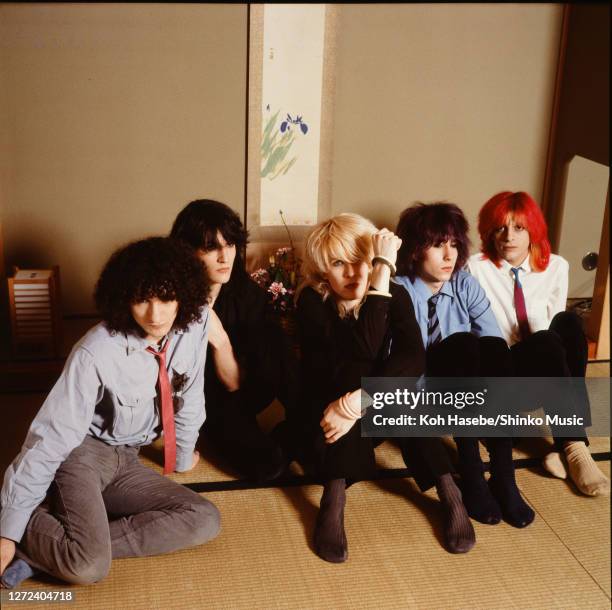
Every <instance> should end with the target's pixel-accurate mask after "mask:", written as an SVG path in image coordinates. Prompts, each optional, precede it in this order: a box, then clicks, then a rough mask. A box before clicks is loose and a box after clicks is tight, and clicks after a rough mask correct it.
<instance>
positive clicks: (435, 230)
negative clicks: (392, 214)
mask: <svg viewBox="0 0 612 610" xmlns="http://www.w3.org/2000/svg"><path fill="white" fill-rule="evenodd" d="M468 230H469V225H468V221H467V220H466V218H465V216H464V215H463V212H462V211H461V209H460V208H459V206H456V205H455V204H454V203H444V202H438V203H429V204H425V203H420V202H418V203H415V204H414V205H412V206H410V207H409V208H406V209H405V210H404V211H403V212H402V213H401V215H400V219H399V222H398V224H397V229H396V231H395V232H396V234H397V236H398V237H399V238H400V239H401V240H402V246H401V248H400V249H399V252H398V253H397V272H398V273H399V274H400V275H407V276H408V277H409V278H410V279H411V280H414V278H415V277H416V276H417V275H418V273H419V267H420V264H421V262H422V260H423V255H424V253H425V250H427V248H430V247H431V246H435V245H436V244H440V243H443V242H445V241H448V240H449V239H450V240H453V241H455V242H456V243H457V262H456V263H455V268H454V270H453V274H454V273H456V272H457V271H458V270H459V269H462V268H463V266H464V265H465V263H466V261H467V259H468V256H469V251H470V238H469V237H468Z"/></svg>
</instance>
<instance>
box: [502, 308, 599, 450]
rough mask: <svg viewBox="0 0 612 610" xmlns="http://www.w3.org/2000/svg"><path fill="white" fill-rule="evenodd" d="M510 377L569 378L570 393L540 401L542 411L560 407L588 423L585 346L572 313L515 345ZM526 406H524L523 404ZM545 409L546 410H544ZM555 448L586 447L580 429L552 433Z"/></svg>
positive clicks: (584, 435) (589, 415) (589, 409)
mask: <svg viewBox="0 0 612 610" xmlns="http://www.w3.org/2000/svg"><path fill="white" fill-rule="evenodd" d="M510 351H511V353H512V362H513V366H514V375H515V376H517V377H573V378H574V383H573V384H572V386H571V392H564V393H560V394H558V395H554V396H550V395H549V396H548V397H544V398H543V401H542V402H543V408H544V411H545V412H550V413H552V407H553V406H555V407H557V408H558V407H559V402H564V403H566V404H565V405H564V409H565V412H566V413H567V414H573V413H575V414H576V415H578V416H581V417H583V418H584V420H585V422H586V425H587V426H588V425H590V423H591V408H590V405H589V399H588V394H587V391H586V385H585V383H584V377H585V375H586V367H587V363H588V344H587V340H586V336H585V334H584V328H583V323H582V320H581V319H580V317H579V316H577V315H576V314H575V313H573V312H570V311H563V312H560V313H558V314H557V315H556V316H555V317H554V318H553V320H552V322H551V323H550V327H549V330H541V331H538V332H536V333H534V334H532V335H530V336H529V337H527V338H526V339H524V340H522V341H520V342H519V343H515V344H514V345H513V346H512V347H511V349H510ZM526 406H528V405H526ZM547 407H548V409H547ZM552 432H553V437H554V440H555V445H556V447H557V449H559V450H561V449H562V446H563V443H564V442H566V441H572V440H577V441H584V442H585V443H586V444H587V445H588V444H589V441H588V438H587V435H586V431H585V429H584V426H579V427H575V428H573V429H572V430H571V431H570V432H569V433H568V431H567V429H566V430H565V431H564V432H562V431H559V430H555V429H553V430H552Z"/></svg>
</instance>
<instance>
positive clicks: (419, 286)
mask: <svg viewBox="0 0 612 610" xmlns="http://www.w3.org/2000/svg"><path fill="white" fill-rule="evenodd" d="M413 285H414V289H415V291H416V293H417V295H418V296H419V299H422V300H423V301H429V299H431V297H433V296H434V294H433V293H432V292H431V288H430V287H429V286H428V285H427V284H426V283H425V282H424V281H423V280H422V279H421V278H420V277H419V276H417V277H415V278H414V282H413ZM437 294H445V295H446V296H449V297H454V296H455V293H454V292H453V287H452V286H451V284H450V282H444V284H442V288H440V291H439V292H438V293H437Z"/></svg>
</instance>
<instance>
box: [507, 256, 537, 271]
mask: <svg viewBox="0 0 612 610" xmlns="http://www.w3.org/2000/svg"><path fill="white" fill-rule="evenodd" d="M501 266H502V269H503V270H504V271H505V272H506V273H508V275H510V274H512V271H511V269H513V267H512V265H511V264H510V263H509V262H508V261H507V260H504V259H503V258H502V259H501ZM515 268H516V267H515ZM518 269H520V270H521V271H523V272H524V273H530V272H531V263H530V261H529V255H527V258H526V259H525V260H524V261H523V262H522V264H521V265H519V266H518Z"/></svg>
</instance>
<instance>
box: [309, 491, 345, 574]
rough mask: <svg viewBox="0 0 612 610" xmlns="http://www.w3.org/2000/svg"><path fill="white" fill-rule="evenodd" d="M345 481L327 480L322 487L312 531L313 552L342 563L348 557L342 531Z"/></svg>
mask: <svg viewBox="0 0 612 610" xmlns="http://www.w3.org/2000/svg"><path fill="white" fill-rule="evenodd" d="M345 503H346V481H345V480H344V479H334V480H332V481H327V482H326V483H325V486H324V488H323V496H322V497H321V507H320V508H319V514H318V515H317V522H316V524H315V531H314V547H315V552H316V553H317V555H318V556H319V557H321V559H325V561H330V562H332V563H342V562H343V561H346V559H347V557H348V545H347V540H346V533H345V532H344V505H345Z"/></svg>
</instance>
